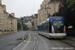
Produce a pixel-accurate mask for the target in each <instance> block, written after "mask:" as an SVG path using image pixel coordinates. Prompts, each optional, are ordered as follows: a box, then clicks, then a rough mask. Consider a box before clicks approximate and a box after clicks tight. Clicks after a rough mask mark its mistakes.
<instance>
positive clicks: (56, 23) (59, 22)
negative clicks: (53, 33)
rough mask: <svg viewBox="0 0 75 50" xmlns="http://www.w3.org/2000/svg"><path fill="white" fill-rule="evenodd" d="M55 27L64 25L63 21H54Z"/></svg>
mask: <svg viewBox="0 0 75 50" xmlns="http://www.w3.org/2000/svg"><path fill="white" fill-rule="evenodd" d="M53 25H55V26H56V25H64V22H63V21H53Z"/></svg>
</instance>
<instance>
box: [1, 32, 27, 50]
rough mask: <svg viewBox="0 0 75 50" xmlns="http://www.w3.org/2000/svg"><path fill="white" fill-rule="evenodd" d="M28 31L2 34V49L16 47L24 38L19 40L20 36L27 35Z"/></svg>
mask: <svg viewBox="0 0 75 50" xmlns="http://www.w3.org/2000/svg"><path fill="white" fill-rule="evenodd" d="M25 34H26V32H24V31H22V32H17V33H12V34H5V35H0V50H12V49H13V48H15V47H16V46H17V45H18V44H19V43H21V42H22V40H17V39H18V38H20V37H22V36H23V35H25Z"/></svg>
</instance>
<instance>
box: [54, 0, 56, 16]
mask: <svg viewBox="0 0 75 50" xmlns="http://www.w3.org/2000/svg"><path fill="white" fill-rule="evenodd" d="M55 12H56V0H55V1H54V13H55ZM55 16H56V14H55Z"/></svg>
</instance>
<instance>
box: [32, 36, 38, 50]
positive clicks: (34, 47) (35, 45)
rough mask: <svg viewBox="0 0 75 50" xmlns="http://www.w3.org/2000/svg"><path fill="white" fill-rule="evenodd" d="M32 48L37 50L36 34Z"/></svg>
mask: <svg viewBox="0 0 75 50" xmlns="http://www.w3.org/2000/svg"><path fill="white" fill-rule="evenodd" d="M33 50H38V40H37V37H36V36H34V44H33Z"/></svg>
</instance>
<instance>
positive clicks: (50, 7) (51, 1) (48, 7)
mask: <svg viewBox="0 0 75 50" xmlns="http://www.w3.org/2000/svg"><path fill="white" fill-rule="evenodd" d="M60 3H61V0H44V1H43V2H42V4H41V5H40V9H39V10H38V24H40V23H41V22H43V21H45V20H46V19H47V18H48V17H50V16H52V15H53V14H54V13H57V12H58V10H59V5H60Z"/></svg>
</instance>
